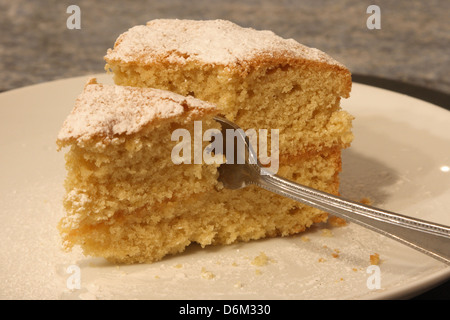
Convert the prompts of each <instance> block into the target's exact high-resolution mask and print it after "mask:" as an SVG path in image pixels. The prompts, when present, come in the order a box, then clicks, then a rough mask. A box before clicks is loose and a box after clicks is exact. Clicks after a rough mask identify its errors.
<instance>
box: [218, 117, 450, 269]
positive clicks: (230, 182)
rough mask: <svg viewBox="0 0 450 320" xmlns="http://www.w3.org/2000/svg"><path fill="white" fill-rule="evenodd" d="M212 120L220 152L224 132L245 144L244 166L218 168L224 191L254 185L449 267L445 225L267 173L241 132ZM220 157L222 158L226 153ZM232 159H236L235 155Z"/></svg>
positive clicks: (449, 248) (449, 236) (222, 120)
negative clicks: (219, 130) (218, 135)
mask: <svg viewBox="0 0 450 320" xmlns="http://www.w3.org/2000/svg"><path fill="white" fill-rule="evenodd" d="M215 120H216V121H218V122H219V123H220V124H221V125H222V136H223V140H224V149H225V146H226V145H227V144H226V143H225V141H226V137H227V134H226V132H227V130H233V131H234V132H235V134H236V137H237V139H239V140H240V143H243V144H244V145H245V158H244V159H245V163H243V164H239V163H237V161H235V159H233V161H230V159H227V162H226V163H224V164H221V165H220V167H219V181H221V182H222V183H223V185H224V187H225V188H227V189H241V188H244V187H246V186H248V185H252V184H253V185H257V186H259V187H261V188H264V189H266V190H268V191H271V192H274V193H276V194H279V195H281V196H284V197H288V198H291V199H293V200H296V201H299V202H301V203H303V204H306V205H309V206H312V207H315V208H318V209H320V210H323V211H325V212H328V213H330V214H333V215H335V216H337V217H341V218H344V219H346V220H348V221H352V222H354V223H357V224H359V225H362V226H364V227H366V228H368V229H371V230H373V231H376V232H378V233H380V234H382V235H384V236H387V237H389V238H392V239H394V240H397V241H399V242H401V243H403V244H405V245H407V246H409V247H412V248H414V249H416V250H418V251H420V252H422V253H424V254H427V255H429V256H431V257H433V258H435V259H437V260H439V261H441V262H444V263H446V264H448V265H450V227H449V226H445V225H440V224H436V223H432V222H429V221H425V220H420V219H415V218H412V217H408V216H405V215H401V214H398V213H394V212H390V211H386V210H382V209H379V208H375V207H372V206H367V205H364V204H361V203H358V202H354V201H350V200H346V199H343V198H342V197H338V196H335V195H332V194H328V193H325V192H322V191H319V190H315V189H312V188H310V187H307V186H303V185H300V184H297V183H295V182H292V181H289V180H287V179H284V178H282V177H280V176H278V175H276V174H271V173H270V172H268V171H267V170H266V169H265V168H264V167H263V166H261V164H260V162H259V161H258V158H257V155H256V153H255V152H254V150H253V149H252V147H251V145H250V143H249V139H248V137H247V136H246V135H245V133H244V131H243V130H242V129H240V128H239V127H238V126H237V125H236V124H234V123H232V122H230V121H228V120H227V119H225V118H223V117H215ZM233 139H234V138H233ZM237 142H238V143H239V141H237ZM234 145H236V144H234ZM224 154H225V155H226V150H224ZM234 156H235V157H236V152H234Z"/></svg>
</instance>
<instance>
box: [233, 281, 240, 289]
mask: <svg viewBox="0 0 450 320" xmlns="http://www.w3.org/2000/svg"><path fill="white" fill-rule="evenodd" d="M234 287H235V288H238V289H241V288H242V283H241V282H240V281H238V282H236V283H235V284H234Z"/></svg>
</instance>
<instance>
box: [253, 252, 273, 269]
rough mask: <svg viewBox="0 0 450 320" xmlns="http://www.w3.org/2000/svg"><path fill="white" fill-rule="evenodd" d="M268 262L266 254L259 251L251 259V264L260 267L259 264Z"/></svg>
mask: <svg viewBox="0 0 450 320" xmlns="http://www.w3.org/2000/svg"><path fill="white" fill-rule="evenodd" d="M268 262H269V258H268V257H267V256H266V254H265V253H264V252H261V253H260V254H259V255H258V256H256V257H255V258H254V259H253V260H252V265H254V266H258V267H261V266H265V265H267V263H268Z"/></svg>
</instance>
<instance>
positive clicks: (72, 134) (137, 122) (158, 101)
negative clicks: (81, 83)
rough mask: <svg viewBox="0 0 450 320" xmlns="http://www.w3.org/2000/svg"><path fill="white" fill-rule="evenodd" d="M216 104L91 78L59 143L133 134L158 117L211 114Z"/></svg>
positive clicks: (61, 134)
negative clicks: (106, 82)
mask: <svg viewBox="0 0 450 320" xmlns="http://www.w3.org/2000/svg"><path fill="white" fill-rule="evenodd" d="M214 110H216V107H215V106H214V105H212V104H209V103H207V102H204V101H201V100H198V99H195V98H193V97H190V96H187V97H184V96H181V95H178V94H176V93H173V92H169V91H165V90H159V89H150V88H137V87H126V86H117V85H104V84H98V83H97V82H96V80H95V79H90V80H89V82H88V83H87V84H86V86H85V89H84V91H83V93H82V94H80V96H79V97H78V99H77V101H76V104H75V107H74V109H73V110H72V112H71V113H70V114H69V116H68V117H67V118H66V120H65V122H64V124H63V127H62V128H61V130H60V132H59V134H58V142H59V143H65V142H68V141H69V140H73V139H76V140H77V142H82V141H86V140H88V139H90V138H92V137H93V136H102V137H105V138H109V139H113V138H114V137H115V136H117V135H121V134H132V133H136V132H138V131H139V130H140V129H141V128H142V127H144V126H146V125H148V124H150V123H152V122H153V121H156V120H158V119H167V118H173V117H177V116H180V115H182V114H183V113H185V112H188V113H189V114H188V118H189V117H192V116H195V115H201V114H204V113H210V112H213V111H214Z"/></svg>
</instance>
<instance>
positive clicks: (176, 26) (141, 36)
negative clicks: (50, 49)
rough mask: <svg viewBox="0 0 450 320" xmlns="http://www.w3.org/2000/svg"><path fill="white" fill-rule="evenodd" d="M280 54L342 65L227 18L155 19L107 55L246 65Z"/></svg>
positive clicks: (119, 41)
mask: <svg viewBox="0 0 450 320" xmlns="http://www.w3.org/2000/svg"><path fill="white" fill-rule="evenodd" d="M280 57H284V58H285V59H288V60H289V61H292V60H312V61H317V62H322V63H327V64H332V65H337V66H341V67H343V66H342V65H341V64H340V63H339V62H337V61H336V60H334V59H332V58H331V57H330V56H328V55H327V54H325V53H324V52H322V51H320V50H318V49H314V48H309V47H306V46H304V45H302V44H300V43H298V42H297V41H295V40H293V39H283V38H281V37H279V36H277V35H275V34H274V33H273V32H272V31H266V30H262V31H260V30H255V29H252V28H242V27H240V26H238V25H236V24H234V23H232V22H230V21H225V20H204V21H195V20H177V19H158V20H153V21H150V22H148V23H147V25H146V26H143V25H141V26H135V27H133V28H131V29H129V30H128V31H127V32H125V33H123V34H122V35H121V36H119V38H118V39H117V41H116V43H115V46H114V49H110V50H108V53H107V55H106V57H105V59H106V61H108V62H111V61H120V62H122V63H132V62H139V63H142V64H150V63H155V62H158V61H167V62H169V63H186V62H189V61H199V62H201V63H206V64H212V65H225V66H233V67H238V68H239V67H242V68H245V65H246V64H248V63H249V61H251V60H252V59H261V58H262V59H271V58H275V59H277V58H280Z"/></svg>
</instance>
